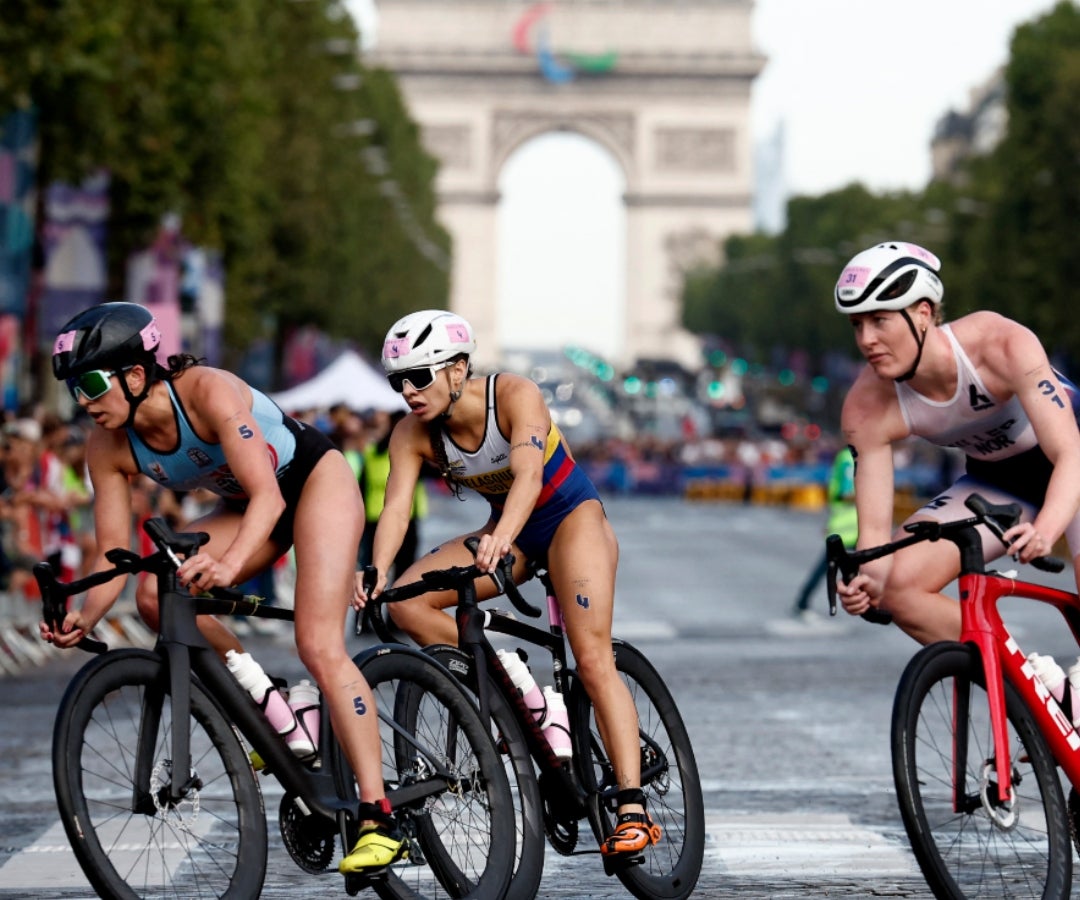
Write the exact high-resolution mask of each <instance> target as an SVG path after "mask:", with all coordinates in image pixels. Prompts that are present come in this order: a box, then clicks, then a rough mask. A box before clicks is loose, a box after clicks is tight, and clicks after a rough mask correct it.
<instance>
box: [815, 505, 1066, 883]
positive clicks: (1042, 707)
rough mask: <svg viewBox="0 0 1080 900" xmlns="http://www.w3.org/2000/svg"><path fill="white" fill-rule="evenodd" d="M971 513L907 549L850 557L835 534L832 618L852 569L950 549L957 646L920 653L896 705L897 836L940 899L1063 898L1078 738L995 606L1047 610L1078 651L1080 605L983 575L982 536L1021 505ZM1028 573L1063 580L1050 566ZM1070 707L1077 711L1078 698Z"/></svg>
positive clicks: (916, 536) (1016, 515)
mask: <svg viewBox="0 0 1080 900" xmlns="http://www.w3.org/2000/svg"><path fill="white" fill-rule="evenodd" d="M967 507H968V509H970V510H971V512H972V513H973V514H974V515H973V516H972V517H970V518H966V519H961V520H958V521H955V522H945V523H938V522H915V523H912V524H910V525H908V526H906V530H907V531H908V532H909V534H908V535H907V536H906V537H902V538H900V539H898V540H896V541H893V542H891V543H888V544H883V545H882V546H880V547H874V548H869V549H865V550H856V551H848V550H845V549H844V546H843V543H842V542H841V541H840V539H839V537H838V536H836V535H833V536H831V537H830V538H829V539H828V541H827V545H828V551H827V552H828V559H829V581H828V587H829V602H830V607H831V609H832V611H833V612H834V613H835V609H836V576H837V574H838V573H839V574H840V575H841V576H842V577H843V578H844V579H845V580H850V579H851V578H852V577H854V575H855V574H856V572H857V571H858V568H859V565H860V564H861V563H865V562H868V561H870V560H872V559H878V558H879V557H882V556H886V555H888V554H890V553H895V552H896V551H897V550H899V549H901V548H903V547H907V546H910V545H912V544H916V543H919V542H921V541H937V540H947V541H951V542H952V543H954V544H955V545H956V546H957V548H958V549H959V551H960V575H959V580H958V586H959V597H960V609H961V614H962V631H961V636H960V640H959V641H941V642H937V643H934V644H930V645H928V646H926V647H924V648H922V649H921V650H920V651H919V652H918V653H916V654H915V656H914V657H913V658H912V659H911V661H910V662H909V663H908V665H907V667H906V668H905V670H904V673H903V675H902V677H901V679H900V683H899V686H898V687H897V691H896V697H895V700H894V703H893V714H892V733H891V744H892V760H893V778H894V781H895V784H896V792H897V797H898V800H899V803H900V812H901V815H902V817H903V820H904V827H905V829H906V830H907V835H908V839H909V840H910V842H911V847H912V850H913V851H914V853H915V857H916V859H917V860H918V863H919V866H920V868H921V869H922V872H923V875H924V876H925V877H926V880H927V883H928V884H929V886H930V888H931V889H932V890H933V892H934V895H935V896H936V897H940V898H960V897H1042V898H1057V897H1068V896H1069V893H1070V887H1071V883H1072V846H1071V844H1072V843H1073V842H1076V834H1077V830H1078V825H1080V794H1078V793H1077V786H1078V785H1080V734H1078V733H1077V731H1076V729H1075V728H1074V727H1073V724H1072V721H1071V718H1070V710H1068V709H1062V706H1061V705H1059V703H1058V702H1057V701H1056V700H1055V699H1054V697H1053V696H1052V695H1051V693H1050V691H1049V690H1047V688H1046V686H1045V685H1044V684H1043V683H1042V681H1041V680H1040V679H1039V678H1038V677H1037V676H1036V674H1035V672H1034V670H1033V669H1032V666H1031V664H1030V663H1029V662H1028V660H1027V658H1026V655H1025V653H1024V652H1023V651H1022V650H1021V649H1020V646H1019V644H1018V643H1017V641H1016V639H1015V638H1014V637H1013V636H1012V635H1011V634H1010V633H1009V630H1008V629H1007V628H1006V627H1005V624H1004V622H1003V621H1002V618H1001V614H1000V612H999V610H998V604H999V601H1001V600H1002V599H1004V598H1008V597H1017V598H1023V599H1027V600H1034V601H1037V602H1039V603H1045V604H1048V605H1050V606H1052V607H1054V608H1055V609H1056V610H1057V611H1058V612H1059V613H1060V614H1061V615H1062V617H1063V618H1064V619H1065V622H1066V624H1067V625H1068V628H1069V630H1070V631H1071V632H1072V635H1073V638H1074V639H1075V640H1076V642H1077V644H1078V645H1080V598H1078V597H1077V595H1076V594H1075V593H1072V592H1069V591H1064V590H1059V589H1057V588H1054V587H1050V586H1047V585H1043V584H1037V583H1032V582H1028V581H1021V580H1019V579H1018V578H1017V577H1016V575H1015V573H1007V574H1002V573H998V572H995V571H987V569H986V566H985V561H984V558H983V549H982V546H983V545H982V535H981V534H980V532H979V528H980V526H981V527H985V528H988V529H989V530H990V531H991V532H992V533H993V534H995V535H996V536H997V537H998V538H1000V539H1002V540H1004V539H1003V538H1002V535H1003V534H1004V532H1005V531H1007V530H1008V529H1009V528H1011V527H1012V526H1013V525H1014V524H1016V523H1017V522H1018V521H1019V519H1020V507H1019V506H1018V505H1017V504H1004V505H992V504H990V503H987V502H986V500H984V499H983V498H982V497H980V496H978V495H973V496H972V497H970V498H969V499H968V500H967ZM1032 564H1033V565H1035V566H1036V567H1037V568H1040V569H1043V570H1045V571H1050V572H1060V571H1061V570H1062V569H1063V568H1064V563H1062V562H1061V561H1060V560H1057V559H1053V558H1051V557H1043V558H1041V559H1036V560H1032ZM1063 703H1064V705H1066V706H1067V705H1069V704H1068V702H1067V701H1064V700H1063ZM1077 706H1078V713H1080V697H1078V698H1077ZM1078 719H1080V715H1078ZM1059 773H1060V774H1059ZM1061 775H1063V776H1064V778H1065V779H1067V781H1068V784H1069V794H1068V803H1067V804H1066V801H1065V799H1064V792H1063V789H1062V780H1061ZM1070 839H1071V840H1070ZM1078 847H1080V845H1078Z"/></svg>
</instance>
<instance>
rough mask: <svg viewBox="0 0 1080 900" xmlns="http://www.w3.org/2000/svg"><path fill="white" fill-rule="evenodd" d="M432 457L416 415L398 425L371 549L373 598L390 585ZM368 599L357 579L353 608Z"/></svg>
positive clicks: (393, 439) (392, 437)
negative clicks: (422, 472)
mask: <svg viewBox="0 0 1080 900" xmlns="http://www.w3.org/2000/svg"><path fill="white" fill-rule="evenodd" d="M430 455H431V442H430V440H429V439H428V436H427V429H426V428H425V427H424V425H423V424H422V423H421V422H420V421H418V420H417V419H416V417H415V416H412V415H408V416H406V417H405V418H403V419H402V420H401V421H400V422H398V423H397V425H395V426H394V431H393V433H392V434H391V435H390V475H389V477H388V478H387V480H386V496H385V499H384V502H383V508H382V512H381V513H379V522H378V524H377V525H376V526H375V539H374V541H373V543H372V550H371V564H372V565H373V566H374V567H375V568H376V569H377V570H378V572H379V577H378V581H377V583H376V586H375V589H374V590H373V591H372V597H377V596H379V594H381V593H382V591H383V588H384V587H385V586H386V573H387V572H389V571H390V566H391V565H393V562H394V556H395V555H396V554H397V552H398V550H399V549H401V542H402V541H403V540H404V539H405V532H406V530H407V529H408V527H409V518H410V514H411V511H412V502H413V492H414V491H415V490H416V482H417V481H418V480H419V478H420V469H421V468H422V466H423V464H424V459H425V457H426V456H430ZM398 574H399V575H400V574H401V573H400V572H399V573H398ZM366 599H367V598H366V596H365V595H364V592H363V589H362V584H361V579H360V577H357V580H356V591H355V595H354V599H353V606H354V607H356V608H357V609H360V608H362V607H363V605H364V603H365V601H366Z"/></svg>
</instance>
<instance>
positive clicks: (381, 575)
mask: <svg viewBox="0 0 1080 900" xmlns="http://www.w3.org/2000/svg"><path fill="white" fill-rule="evenodd" d="M369 568H370V567H369ZM384 590H386V573H385V572H382V571H377V572H376V576H375V587H374V588H372V589H371V593H370V594H369V593H368V592H367V590H366V589H365V588H364V570H363V569H361V570H360V571H359V572H357V573H356V576H355V578H354V581H353V596H352V608H353V609H355V610H356V611H357V612H360V610H362V609H363V608H364V607H365V606H367V602H368V600H374V599H375V598H376V597H378V596H379V594H381V593H382V592H383V591H384Z"/></svg>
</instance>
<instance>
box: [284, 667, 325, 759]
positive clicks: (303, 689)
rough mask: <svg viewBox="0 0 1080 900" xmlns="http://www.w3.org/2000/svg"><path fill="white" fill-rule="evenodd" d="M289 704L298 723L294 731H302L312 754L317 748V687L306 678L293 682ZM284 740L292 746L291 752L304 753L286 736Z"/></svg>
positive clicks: (298, 754)
mask: <svg viewBox="0 0 1080 900" xmlns="http://www.w3.org/2000/svg"><path fill="white" fill-rule="evenodd" d="M289 706H290V707H291V708H292V711H293V714H294V715H295V716H296V721H297V722H299V723H300V727H299V728H298V729H296V732H294V733H295V734H297V735H299V734H300V733H301V732H302V733H303V736H304V739H305V740H306V741H307V742H308V744H309V745H310V747H311V750H310V751H309V753H310V754H312V755H314V753H315V751H316V750H318V749H319V689H318V688H317V687H315V685H313V684H312V683H311V682H310V681H308V680H307V679H306V678H305V679H304V680H303V681H301V682H300V683H299V684H294V685H293V686H292V687H291V688H290V689H289ZM290 737H291V735H290ZM285 740H286V741H288V742H289V746H290V747H292V748H293V753H296V755H297V756H303V755H304V754H301V753H299V752H298V751H297V749H296V747H295V746H294V742H293V741H291V740H289V738H288V737H287V738H286V739H285Z"/></svg>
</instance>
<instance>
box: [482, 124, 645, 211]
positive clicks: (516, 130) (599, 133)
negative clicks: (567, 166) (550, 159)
mask: <svg viewBox="0 0 1080 900" xmlns="http://www.w3.org/2000/svg"><path fill="white" fill-rule="evenodd" d="M633 128H634V123H633V120H632V118H631V117H630V116H627V115H620V114H609V115H604V114H603V113H599V112H597V113H593V114H588V115H577V116H574V115H572V114H567V113H559V112H553V113H551V114H548V115H543V116H537V115H536V114H535V113H527V112H526V113H517V114H513V113H503V114H502V115H501V116H500V114H498V113H497V114H496V117H495V122H494V125H493V129H492V140H493V143H494V147H493V152H492V157H491V179H492V184H494V185H497V184H498V181H499V175H500V174H501V172H502V170H503V167H504V166H505V165H506V161H507V160H508V159H510V157H511V156H513V155H514V153H515V152H516V151H517V150H519V149H520V148H521V147H523V146H525V144H527V143H529V141H531V140H533V139H534V138H538V137H543V136H544V135H545V134H550V133H552V132H564V131H573V132H576V133H577V134H580V135H581V136H582V137H585V138H588V139H589V140H591V141H594V142H595V143H597V144H599V145H600V146H601V147H603V148H604V149H605V150H606V151H607V152H608V153H609V154H610V155H611V157H612V158H613V159H614V160H615V162H616V163H617V164H618V166H619V168H620V169H621V170H622V175H623V180H624V181H625V182H626V186H627V192H628V193H630V192H632V191H633V190H634V187H633V185H634V169H635V165H634V145H633Z"/></svg>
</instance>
